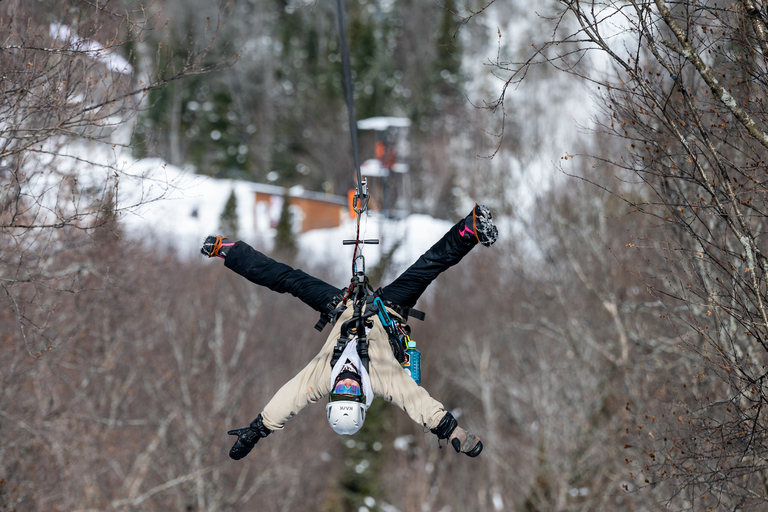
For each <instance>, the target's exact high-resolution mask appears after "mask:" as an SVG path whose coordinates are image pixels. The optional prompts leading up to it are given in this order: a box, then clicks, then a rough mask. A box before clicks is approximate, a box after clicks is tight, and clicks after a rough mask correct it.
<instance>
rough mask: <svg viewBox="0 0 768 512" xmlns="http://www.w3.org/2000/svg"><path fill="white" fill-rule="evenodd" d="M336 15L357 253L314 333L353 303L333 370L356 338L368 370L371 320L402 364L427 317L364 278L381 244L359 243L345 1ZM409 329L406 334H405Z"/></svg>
mask: <svg viewBox="0 0 768 512" xmlns="http://www.w3.org/2000/svg"><path fill="white" fill-rule="evenodd" d="M336 13H337V19H338V23H339V40H340V43H341V64H342V72H343V74H344V80H343V82H344V94H345V99H346V103H347V113H348V115H349V131H350V136H351V139H352V157H353V160H354V163H355V172H356V174H357V189H356V191H355V195H354V198H353V200H352V209H353V210H354V211H355V213H356V214H357V230H356V236H355V240H344V242H343V244H344V245H354V246H355V251H354V254H353V256H352V280H351V282H350V284H349V287H348V288H347V290H346V292H345V293H344V294H342V295H339V296H337V297H334V299H333V301H332V303H331V304H328V305H327V307H326V310H327V312H326V313H323V314H321V316H320V320H318V322H317V324H315V329H317V330H318V331H322V330H323V328H324V327H325V326H326V324H328V323H329V322H330V323H336V320H337V319H338V318H339V316H340V315H341V313H342V312H343V311H345V310H346V308H347V303H348V302H349V301H350V300H351V301H352V306H353V307H354V312H353V314H352V318H350V319H349V320H347V321H345V322H344V323H343V324H342V325H341V334H340V336H339V339H338V341H337V342H336V346H335V347H334V349H333V357H332V359H331V368H333V366H334V365H335V364H336V361H338V359H339V358H340V357H341V354H342V352H344V348H345V347H346V346H347V343H349V340H350V339H352V338H354V337H355V336H356V337H357V352H358V355H359V356H360V360H361V361H362V363H363V365H364V366H365V369H366V370H368V364H369V362H370V358H369V356H368V336H367V332H366V324H367V323H368V324H370V326H372V325H373V323H372V322H373V321H372V320H371V319H372V318H373V317H374V316H378V317H379V320H380V321H381V324H382V325H383V326H384V329H385V330H386V331H387V334H388V336H389V343H390V345H391V346H392V350H393V353H394V354H395V357H396V358H397V360H398V361H399V362H401V363H402V362H403V360H404V349H403V347H404V345H403V343H404V341H403V339H404V338H405V340H406V342H407V336H408V333H409V332H410V328H408V326H407V325H405V321H406V320H407V319H408V316H409V315H410V316H412V317H414V318H418V319H420V320H423V319H424V313H422V312H420V311H418V310H415V309H413V308H404V307H401V306H398V305H395V304H389V303H386V304H385V302H384V301H383V300H382V299H381V297H380V296H379V293H380V291H381V290H380V289H379V290H377V291H376V292H374V291H373V289H372V288H371V286H370V284H369V283H368V277H367V276H366V275H365V259H364V258H363V254H362V250H361V247H362V246H364V245H365V244H378V243H379V241H378V240H360V219H361V217H362V214H363V213H364V212H365V211H366V210H367V209H368V199H369V198H370V196H369V195H368V188H367V183H366V180H365V179H363V177H362V172H361V171H360V158H359V156H358V149H357V121H356V119H355V102H354V97H353V92H352V73H351V70H350V62H349V50H348V48H347V36H346V28H345V19H344V4H343V1H342V0H336ZM387 307H390V308H391V309H392V311H396V312H397V314H398V315H400V316H401V317H402V318H403V322H402V324H403V325H402V326H401V325H400V323H399V322H398V321H396V320H394V319H392V318H391V317H390V316H389V313H388V312H387V309H386V308H387ZM363 310H365V313H363ZM406 329H407V332H406Z"/></svg>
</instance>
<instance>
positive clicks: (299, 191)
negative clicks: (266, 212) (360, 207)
mask: <svg viewBox="0 0 768 512" xmlns="http://www.w3.org/2000/svg"><path fill="white" fill-rule="evenodd" d="M251 189H252V190H253V191H254V192H260V193H262V194H271V195H275V196H282V195H285V192H286V190H287V191H288V197H304V198H306V199H313V200H315V201H325V202H326V203H335V204H340V205H346V204H347V198H346V197H344V196H335V195H333V194H326V193H325V192H313V191H311V190H306V189H305V188H304V187H302V186H295V187H291V188H289V189H286V188H285V187H279V186H277V185H269V184H266V183H251Z"/></svg>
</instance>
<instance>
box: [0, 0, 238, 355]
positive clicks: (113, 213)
mask: <svg viewBox="0 0 768 512" xmlns="http://www.w3.org/2000/svg"><path fill="white" fill-rule="evenodd" d="M61 13H65V14H64V15H63V16H62V15H60V14H61ZM225 17H226V16H225V13H221V16H220V17H219V18H218V19H217V20H212V21H211V22H210V25H209V27H208V31H207V33H206V34H205V36H204V37H203V38H201V39H200V40H198V41H189V43H188V44H189V46H188V47H186V48H183V51H184V55H185V58H184V60H181V61H179V60H178V59H175V58H174V55H175V54H176V53H177V52H179V51H180V50H179V49H174V48H168V47H167V45H166V47H164V46H163V42H162V38H163V20H164V18H163V13H162V11H161V10H160V9H159V6H158V5H155V4H146V5H145V4H142V3H139V2H132V1H130V0H127V1H121V2H116V3H115V2H112V3H110V4H109V5H101V4H97V3H92V2H88V1H81V0H61V1H56V2H47V3H39V2H38V3H30V2H23V1H18V0H13V1H11V2H6V3H4V4H3V6H2V7H0V21H2V24H3V26H4V27H6V29H5V30H4V34H5V35H4V37H3V39H2V42H0V70H1V71H2V76H3V80H2V85H0V87H2V100H0V118H1V119H2V121H0V183H1V185H2V186H1V187H0V229H1V230H2V234H3V241H4V243H3V244H2V245H3V247H2V249H0V251H1V252H2V257H1V258H0V260H1V261H2V264H0V285H2V288H3V292H4V293H3V296H4V297H3V300H4V302H5V304H6V305H7V306H8V307H10V308H11V309H12V310H13V311H14V313H15V314H16V316H17V318H18V319H19V329H20V334H21V336H22V337H23V339H24V340H25V343H26V347H27V350H28V352H29V353H30V354H31V355H35V354H38V353H39V352H40V351H41V350H43V349H45V348H46V347H47V346H49V345H51V344H53V343H54V342H55V341H56V340H54V338H52V337H50V336H48V335H46V334H45V331H46V329H47V328H48V326H49V325H51V323H52V317H51V315H50V310H51V309H52V307H51V305H50V304H41V303H40V302H38V300H37V298H38V297H39V290H40V289H41V288H45V287H49V288H53V289H59V290H66V291H74V290H76V289H78V285H77V279H75V277H76V276H77V275H78V274H80V275H82V274H84V273H87V272H88V271H89V269H88V268H87V266H85V265H83V264H82V263H81V262H78V261H75V260H72V259H69V258H68V256H67V252H68V251H70V250H71V247H72V245H73V244H82V243H83V240H82V239H80V238H77V237H75V236H74V235H73V230H84V231H85V232H88V231H89V230H92V229H93V228H95V227H97V226H107V225H111V226H113V227H114V226H115V224H114V221H115V220H116V218H117V217H118V216H119V214H120V213H121V212H122V211H126V210H128V209H131V208H134V207H136V206H138V205H140V204H142V203H145V202H147V201H150V200H154V199H158V198H161V197H162V196H163V194H164V192H165V191H166V190H167V189H168V188H169V187H170V186H172V184H169V183H163V182H162V180H160V181H153V182H151V183H150V182H147V181H145V179H146V178H147V174H146V171H140V172H138V173H137V171H135V170H134V169H130V168H128V167H127V166H126V165H125V162H124V161H123V160H124V159H121V156H120V155H121V154H122V153H123V152H129V151H130V148H129V143H130V141H131V136H132V128H133V122H132V121H133V120H134V118H135V116H136V114H137V113H138V112H139V111H140V110H141V109H142V108H144V107H146V101H145V98H146V96H147V94H148V92H150V91H152V90H154V89H157V88H160V87H162V86H164V85H165V84H168V83H169V82H172V81H175V80H179V79H182V78H185V77H188V76H191V75H196V74H200V73H205V72H210V71H213V70H215V69H218V68H220V67H222V66H225V65H228V64H229V62H225V61H218V62H216V61H211V60H210V59H209V52H210V49H211V47H212V45H213V43H214V41H215V39H216V36H217V33H218V31H219V29H220V26H221V23H222V22H223V20H224V19H225ZM150 187H151V190H150ZM125 189H128V190H130V191H131V192H130V193H128V192H127V191H126V190H125ZM137 191H138V192H137ZM75 238H77V240H75ZM68 259H69V265H68V266H67V265H58V264H56V265H54V262H62V261H67V260H68ZM54 267H55V270H54Z"/></svg>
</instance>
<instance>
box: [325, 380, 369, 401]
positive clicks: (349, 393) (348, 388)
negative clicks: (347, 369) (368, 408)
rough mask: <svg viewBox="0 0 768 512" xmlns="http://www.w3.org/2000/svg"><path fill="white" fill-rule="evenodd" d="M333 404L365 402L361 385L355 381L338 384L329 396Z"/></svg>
mask: <svg viewBox="0 0 768 512" xmlns="http://www.w3.org/2000/svg"><path fill="white" fill-rule="evenodd" d="M329 399H330V401H331V402H360V403H364V402H365V395H364V394H363V390H362V389H360V384H358V383H357V382H355V381H351V382H349V381H347V382H344V381H341V382H338V383H337V384H336V385H335V386H334V387H333V390H332V391H331V394H330V396H329Z"/></svg>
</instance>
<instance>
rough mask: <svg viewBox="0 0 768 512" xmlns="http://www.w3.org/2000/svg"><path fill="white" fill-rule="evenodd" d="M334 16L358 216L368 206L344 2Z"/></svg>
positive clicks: (338, 6)
mask: <svg viewBox="0 0 768 512" xmlns="http://www.w3.org/2000/svg"><path fill="white" fill-rule="evenodd" d="M336 14H337V16H338V20H339V40H340V41H341V68H342V72H343V73H344V96H345V99H346V102H347V113H348V114H349V133H350V136H351V137H352V156H353V158H354V160H355V172H356V173H357V195H358V198H359V199H358V200H359V201H360V205H358V204H353V205H352V206H353V208H354V209H355V212H357V214H358V215H360V214H361V213H363V212H364V211H365V210H366V208H367V206H368V195H367V193H366V191H365V190H364V188H363V179H362V173H361V172H360V157H359V156H358V150H357V120H356V119H355V100H354V97H353V95H352V71H351V70H350V64H349V49H348V48H347V31H346V28H345V25H346V24H345V20H344V18H345V14H344V1H343V0H336Z"/></svg>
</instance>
